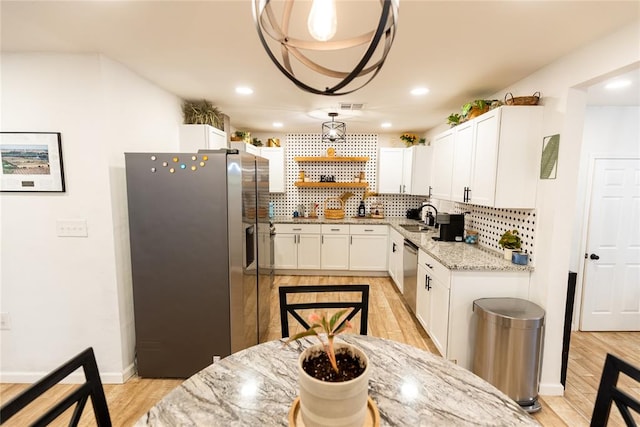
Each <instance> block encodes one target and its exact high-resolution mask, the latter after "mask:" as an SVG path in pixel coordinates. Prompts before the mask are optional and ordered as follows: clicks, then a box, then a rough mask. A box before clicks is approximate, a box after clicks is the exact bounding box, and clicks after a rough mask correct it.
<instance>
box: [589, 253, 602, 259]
mask: <svg viewBox="0 0 640 427" xmlns="http://www.w3.org/2000/svg"><path fill="white" fill-rule="evenodd" d="M589 258H591V259H600V257H599V256H598V255H596V254H591V255H589Z"/></svg>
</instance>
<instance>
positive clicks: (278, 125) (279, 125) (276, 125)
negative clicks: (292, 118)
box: [273, 122, 282, 128]
mask: <svg viewBox="0 0 640 427" xmlns="http://www.w3.org/2000/svg"><path fill="white" fill-rule="evenodd" d="M273 127H274V128H281V127H282V123H281V122H273Z"/></svg>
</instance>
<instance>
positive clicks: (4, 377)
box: [0, 363, 136, 384]
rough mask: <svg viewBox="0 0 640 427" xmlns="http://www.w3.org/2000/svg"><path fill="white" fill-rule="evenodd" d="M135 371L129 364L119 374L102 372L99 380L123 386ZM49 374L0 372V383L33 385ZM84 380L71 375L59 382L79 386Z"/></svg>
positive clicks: (75, 374) (78, 374)
mask: <svg viewBox="0 0 640 427" xmlns="http://www.w3.org/2000/svg"><path fill="white" fill-rule="evenodd" d="M135 373H136V369H135V366H134V364H133V363H132V364H130V365H129V366H127V367H126V368H125V370H124V371H123V372H121V373H117V372H106V373H105V372H102V373H101V374H100V380H101V381H102V383H103V384H124V383H125V382H126V381H127V380H128V379H129V378H131V377H132V376H134V375H135ZM47 374H49V372H0V383H5V384H33V383H35V382H36V381H38V380H39V379H41V378H43V377H44V376H46V375H47ZM84 380H85V378H84V374H82V373H79V372H78V373H73V374H71V375H69V376H68V377H67V378H65V379H64V380H62V381H61V383H62V384H81V383H83V382H84Z"/></svg>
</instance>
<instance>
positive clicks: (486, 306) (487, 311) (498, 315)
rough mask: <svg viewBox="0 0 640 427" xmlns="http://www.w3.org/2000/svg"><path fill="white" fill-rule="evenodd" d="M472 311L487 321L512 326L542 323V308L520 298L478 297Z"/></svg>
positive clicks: (518, 326)
mask: <svg viewBox="0 0 640 427" xmlns="http://www.w3.org/2000/svg"><path fill="white" fill-rule="evenodd" d="M473 311H474V312H476V313H477V314H478V315H479V316H480V317H482V318H484V319H485V320H487V321H489V322H492V323H500V324H501V325H503V326H507V327H512V328H520V329H534V328H539V327H542V326H543V325H544V310H543V309H542V308H541V307H540V306H539V305H537V304H534V303H532V302H531V301H527V300H524V299H520V298H480V299H477V300H475V301H474V302H473Z"/></svg>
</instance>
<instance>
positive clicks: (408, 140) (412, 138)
mask: <svg viewBox="0 0 640 427" xmlns="http://www.w3.org/2000/svg"><path fill="white" fill-rule="evenodd" d="M400 139H401V140H402V141H403V142H404V145H406V146H407V147H411V146H412V145H416V144H423V145H424V143H425V142H426V140H425V139H424V138H420V139H418V136H417V135H416V134H415V133H409V132H405V133H403V134H402V135H400Z"/></svg>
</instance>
